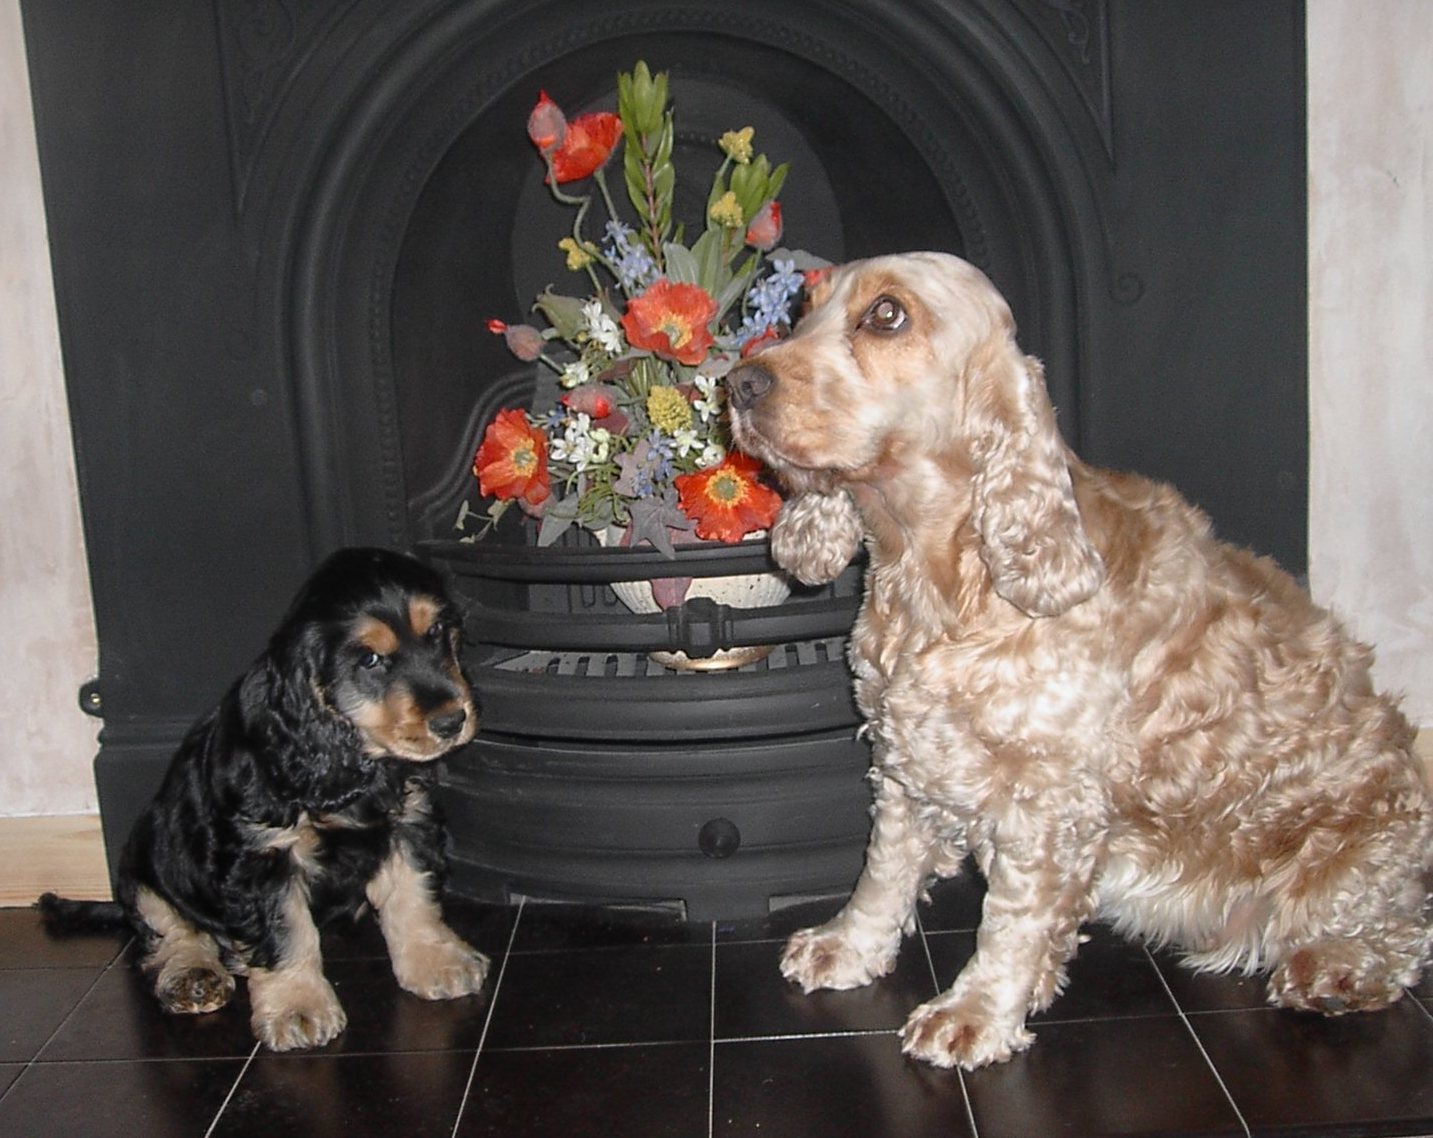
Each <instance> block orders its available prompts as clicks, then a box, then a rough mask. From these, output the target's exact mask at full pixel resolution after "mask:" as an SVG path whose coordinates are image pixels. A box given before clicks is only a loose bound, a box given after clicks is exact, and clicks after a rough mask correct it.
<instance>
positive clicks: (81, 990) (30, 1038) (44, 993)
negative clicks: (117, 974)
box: [0, 968, 99, 1062]
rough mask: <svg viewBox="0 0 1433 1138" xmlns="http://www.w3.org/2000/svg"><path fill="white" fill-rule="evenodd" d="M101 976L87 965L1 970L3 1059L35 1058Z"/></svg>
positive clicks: (0, 1040) (0, 1052) (0, 1053)
mask: <svg viewBox="0 0 1433 1138" xmlns="http://www.w3.org/2000/svg"><path fill="white" fill-rule="evenodd" d="M98 976H99V972H98V970H95V969H84V968H23V969H11V970H7V971H3V972H0V1060H5V1061H7V1062H9V1061H15V1062H25V1061H26V1060H29V1059H33V1058H34V1057H35V1055H36V1054H38V1053H39V1051H40V1049H41V1048H42V1047H44V1045H45V1043H46V1042H47V1041H48V1040H49V1039H50V1037H51V1036H52V1035H53V1034H54V1033H55V1030H56V1029H57V1028H58V1027H59V1026H60V1025H61V1024H62V1023H63V1022H64V1020H65V1017H66V1016H68V1015H69V1014H70V1013H71V1012H72V1011H73V1010H74V1009H75V1007H76V1006H77V1005H78V1004H79V1002H80V1001H81V1000H82V999H83V998H84V995H85V993H86V992H88V991H89V990H90V988H91V987H92V986H93V985H94V983H95V981H96V978H97V977H98Z"/></svg>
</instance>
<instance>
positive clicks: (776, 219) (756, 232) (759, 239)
mask: <svg viewBox="0 0 1433 1138" xmlns="http://www.w3.org/2000/svg"><path fill="white" fill-rule="evenodd" d="M780 240H781V203H780V202H776V201H771V202H767V203H766V204H765V205H764V206H762V207H761V209H759V210H758V211H757V214H756V216H755V217H753V218H752V219H751V224H750V225H749V226H747V230H746V243H747V244H748V245H750V246H751V247H752V248H753V249H760V250H761V251H762V252H763V253H765V252H767V251H768V250H770V249H774V248H776V243H777V242H778V241H780Z"/></svg>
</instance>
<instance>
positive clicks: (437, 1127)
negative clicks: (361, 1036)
mask: <svg viewBox="0 0 1433 1138" xmlns="http://www.w3.org/2000/svg"><path fill="white" fill-rule="evenodd" d="M472 1066H473V1054H472V1053H471V1052H466V1051H448V1052H436V1053H431V1054H406V1055H298V1054H286V1055H274V1054H271V1053H268V1052H264V1053H261V1054H260V1055H258V1056H257V1057H256V1058H255V1059H254V1061H253V1063H252V1064H251V1065H250V1066H249V1068H248V1069H247V1070H246V1071H245V1072H244V1077H243V1078H242V1079H241V1080H240V1082H239V1085H238V1087H237V1088H236V1089H235V1091H234V1095H233V1097H232V1098H231V1099H230V1100H229V1102H228V1104H227V1105H226V1106H225V1107H224V1111H223V1113H222V1114H221V1115H220V1116H219V1120H218V1123H217V1124H216V1125H215V1127H214V1130H213V1138H221V1136H223V1138H254V1136H255V1135H262V1136H263V1138H370V1136H371V1138H378V1136H380V1135H381V1136H383V1138H394V1136H398V1135H401V1136H402V1138H448V1136H449V1135H450V1134H452V1132H453V1126H454V1124H455V1123H456V1122H457V1119H458V1113H459V1109H460V1108H461V1106H462V1101H463V1092H464V1089H465V1088H466V1086H467V1082H468V1076H469V1073H470V1072H471V1070H472ZM145 1138H149V1136H148V1135H146V1136H145Z"/></svg>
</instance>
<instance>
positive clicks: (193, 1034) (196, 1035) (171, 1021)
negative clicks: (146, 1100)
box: [40, 963, 254, 1062]
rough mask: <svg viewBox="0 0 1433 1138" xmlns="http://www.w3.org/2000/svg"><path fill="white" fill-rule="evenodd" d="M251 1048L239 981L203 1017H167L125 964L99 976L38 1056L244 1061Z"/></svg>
mask: <svg viewBox="0 0 1433 1138" xmlns="http://www.w3.org/2000/svg"><path fill="white" fill-rule="evenodd" d="M253 1046H254V1037H253V1035H252V1034H251V1032H250V1031H249V1005H248V1000H247V998H246V996H245V993H244V985H243V981H242V980H241V981H240V982H239V990H238V992H237V993H236V994H235V996H234V999H233V1000H231V1001H230V1002H229V1004H228V1005H227V1006H225V1007H223V1008H220V1009H219V1010H218V1011H216V1012H210V1013H208V1014H207V1015H170V1014H168V1013H167V1012H164V1011H161V1010H160V1007H159V1001H158V1000H156V999H155V998H154V994H153V993H152V992H151V991H150V990H149V985H148V984H147V983H146V982H145V980H144V978H143V977H142V976H140V974H139V973H138V972H137V971H136V970H135V969H134V968H132V967H131V966H130V965H129V964H128V963H117V964H115V965H113V966H112V967H111V968H109V969H107V970H106V971H105V972H104V973H102V974H101V975H100V977H99V979H98V980H96V981H95V982H94V987H93V988H91V989H90V990H89V991H88V992H87V993H86V994H85V996H84V999H82V1000H81V1001H80V1002H79V1004H78V1005H77V1006H76V1007H75V1009H74V1012H73V1013H72V1014H71V1015H70V1016H69V1018H68V1019H67V1020H66V1021H65V1022H64V1024H63V1025H62V1026H61V1027H60V1029H59V1030H58V1031H57V1032H55V1034H54V1038H52V1039H51V1040H50V1042H49V1043H47V1044H46V1045H45V1047H44V1049H43V1050H42V1051H41V1052H40V1058H41V1059H43V1060H45V1061H47V1062H52V1061H53V1062H58V1061H63V1060H71V1061H74V1060H82V1059H194V1058H205V1059H208V1058H219V1057H225V1056H245V1055H248V1054H249V1052H250V1051H251V1050H253Z"/></svg>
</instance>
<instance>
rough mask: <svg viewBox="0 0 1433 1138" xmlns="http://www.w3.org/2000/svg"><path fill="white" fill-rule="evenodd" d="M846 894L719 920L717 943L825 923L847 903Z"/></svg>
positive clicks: (779, 935)
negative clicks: (744, 917) (759, 914)
mask: <svg viewBox="0 0 1433 1138" xmlns="http://www.w3.org/2000/svg"><path fill="white" fill-rule="evenodd" d="M846 901H847V895H845V894H841V895H840V896H832V897H816V898H810V899H807V900H802V901H792V902H790V903H789V904H786V905H783V906H782V907H781V908H779V909H777V910H775V911H774V912H772V913H770V914H768V915H767V916H765V917H757V918H753V919H749V920H744V921H718V922H717V923H716V939H717V941H718V943H725V942H729V941H742V940H785V939H786V938H787V937H789V936H790V935H791V934H792V933H794V932H796V930H797V929H808V928H813V927H814V926H816V925H824V924H825V923H826V922H827V921H829V920H830V919H831V918H832V917H834V916H835V915H836V914H837V913H839V912H840V911H841V910H842V909H843V908H844V907H845V905H846Z"/></svg>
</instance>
